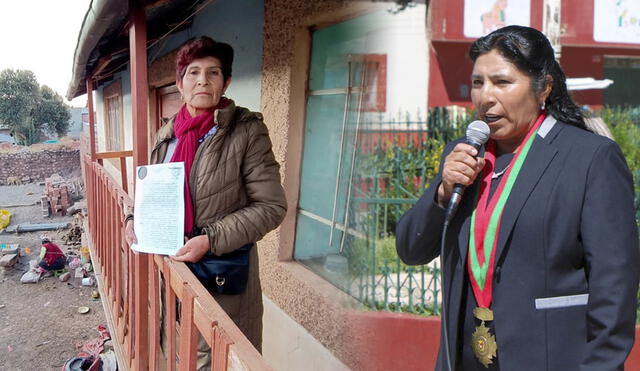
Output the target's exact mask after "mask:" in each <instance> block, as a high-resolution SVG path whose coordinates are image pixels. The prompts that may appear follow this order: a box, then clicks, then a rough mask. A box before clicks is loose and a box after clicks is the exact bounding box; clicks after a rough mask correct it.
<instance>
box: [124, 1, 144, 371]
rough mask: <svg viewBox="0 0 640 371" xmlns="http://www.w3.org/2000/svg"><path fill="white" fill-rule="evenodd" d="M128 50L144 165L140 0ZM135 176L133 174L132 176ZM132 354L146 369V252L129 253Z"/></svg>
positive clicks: (136, 148)
mask: <svg viewBox="0 0 640 371" xmlns="http://www.w3.org/2000/svg"><path fill="white" fill-rule="evenodd" d="M129 20H130V25H131V26H130V27H129V51H130V66H131V104H132V113H133V120H132V122H133V169H134V171H135V168H136V166H139V165H146V164H147V156H148V143H147V135H148V122H147V121H148V120H147V106H148V104H149V92H148V82H147V30H146V20H145V9H144V6H143V4H141V2H140V1H136V0H130V1H129ZM134 179H135V178H134ZM132 268H133V276H132V278H133V282H132V284H133V290H134V299H133V300H134V302H133V311H134V313H133V318H134V329H133V349H134V351H135V355H134V357H133V364H132V368H133V369H134V370H137V371H141V370H148V369H149V310H148V307H149V286H148V283H149V282H148V277H149V256H148V255H147V254H134V255H133V266H132Z"/></svg>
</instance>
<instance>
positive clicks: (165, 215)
mask: <svg viewBox="0 0 640 371" xmlns="http://www.w3.org/2000/svg"><path fill="white" fill-rule="evenodd" d="M133 214H134V219H133V227H134V229H135V232H136V237H137V239H138V243H136V244H133V245H131V248H132V249H134V250H136V251H140V252H145V253H150V254H161V255H175V254H176V252H177V251H178V249H180V248H181V247H182V245H183V244H184V163H182V162H170V163H166V164H158V165H146V166H138V168H137V169H136V194H135V209H134V212H133Z"/></svg>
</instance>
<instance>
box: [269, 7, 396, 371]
mask: <svg viewBox="0 0 640 371" xmlns="http://www.w3.org/2000/svg"><path fill="white" fill-rule="evenodd" d="M389 6H390V5H389V4H380V3H372V2H368V1H367V2H355V1H340V0H331V1H322V2H309V1H305V0H292V1H287V2H281V1H276V0H265V25H264V59H263V68H262V103H261V111H262V113H263V115H264V117H265V122H266V124H267V126H268V127H269V132H270V136H271V140H272V142H273V149H274V153H275V156H276V159H277V160H278V162H280V164H281V165H282V167H281V174H282V176H283V184H284V187H285V192H286V195H287V202H288V205H289V207H288V211H287V216H286V217H285V221H284V223H283V224H282V226H281V227H280V228H279V229H277V230H276V231H274V232H272V233H270V234H268V235H267V236H266V237H265V238H264V239H263V240H262V241H261V242H260V244H259V246H260V249H259V252H260V272H261V277H262V286H263V292H264V294H265V295H266V296H267V297H268V298H269V300H270V301H272V302H273V303H274V304H275V306H277V307H278V308H279V309H281V310H282V311H283V312H284V313H285V314H286V316H287V317H289V318H290V319H291V320H292V321H295V322H296V323H297V324H299V325H301V326H302V327H303V328H304V330H305V331H308V333H309V334H310V335H311V336H312V337H313V338H315V339H316V340H317V341H319V342H320V343H321V344H322V345H323V346H324V347H326V348H327V349H329V350H330V351H331V352H332V354H333V355H335V356H336V357H337V358H338V359H340V360H341V361H342V362H344V363H345V364H347V365H348V366H350V365H353V360H354V359H355V358H357V349H356V350H354V349H353V347H349V346H346V345H348V344H349V343H350V341H351V340H352V338H351V337H352V335H353V334H351V333H350V331H349V330H348V329H349V320H348V319H347V316H346V313H347V312H348V309H349V308H360V304H359V303H358V302H356V301H355V300H354V299H353V298H352V297H351V296H348V295H347V294H345V293H344V292H343V291H341V290H339V289H337V288H336V287H334V286H333V285H331V284H330V283H329V282H328V281H326V280H325V279H323V278H321V277H320V276H318V275H316V274H315V273H313V272H311V271H310V270H308V269H307V268H305V267H304V266H303V265H302V264H300V263H298V262H296V261H294V260H293V259H292V256H293V244H294V240H295V224H296V213H297V205H298V194H299V186H300V184H299V183H300V164H301V155H302V148H303V143H302V142H303V129H304V116H305V106H306V89H307V77H308V72H309V71H308V69H309V55H310V50H311V49H310V48H311V29H312V27H322V26H323V25H330V24H334V23H338V22H341V21H344V20H347V19H351V18H354V17H357V16H362V15H365V14H370V13H371V12H372V11H376V10H381V9H388V8H389ZM268 341H269V340H268V334H266V333H265V339H264V342H265V343H267V342H268ZM278 341H280V342H285V341H287V339H286V336H279V337H278ZM294 346H295V344H291V345H290V347H289V348H286V346H283V348H285V349H294ZM267 350H268V349H267V347H266V346H265V352H267ZM265 357H267V359H268V354H267V353H265Z"/></svg>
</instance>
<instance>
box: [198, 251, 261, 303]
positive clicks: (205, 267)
mask: <svg viewBox="0 0 640 371" xmlns="http://www.w3.org/2000/svg"><path fill="white" fill-rule="evenodd" d="M252 247H253V243H249V244H246V245H244V246H242V247H241V248H239V249H237V250H235V251H232V252H230V253H228V254H223V255H221V256H216V255H213V254H208V255H205V256H204V257H203V258H202V260H200V261H199V262H197V263H187V266H188V267H189V269H191V272H193V274H194V275H195V276H196V277H197V278H198V280H200V282H202V284H203V285H204V287H206V288H207V289H208V290H210V291H214V292H217V293H219V294H225V295H238V294H242V293H243V292H244V290H245V289H246V288H247V282H248V280H249V253H250V252H251V248H252Z"/></svg>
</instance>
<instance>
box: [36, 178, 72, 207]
mask: <svg viewBox="0 0 640 371" xmlns="http://www.w3.org/2000/svg"><path fill="white" fill-rule="evenodd" d="M41 202H42V215H43V216H49V215H51V216H64V215H66V214H67V209H68V208H69V207H70V206H71V205H73V201H72V200H71V194H70V192H69V187H68V185H67V182H66V181H65V180H64V179H62V177H61V176H60V175H58V174H53V175H52V176H51V177H50V178H47V179H45V188H44V195H42V198H41Z"/></svg>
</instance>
